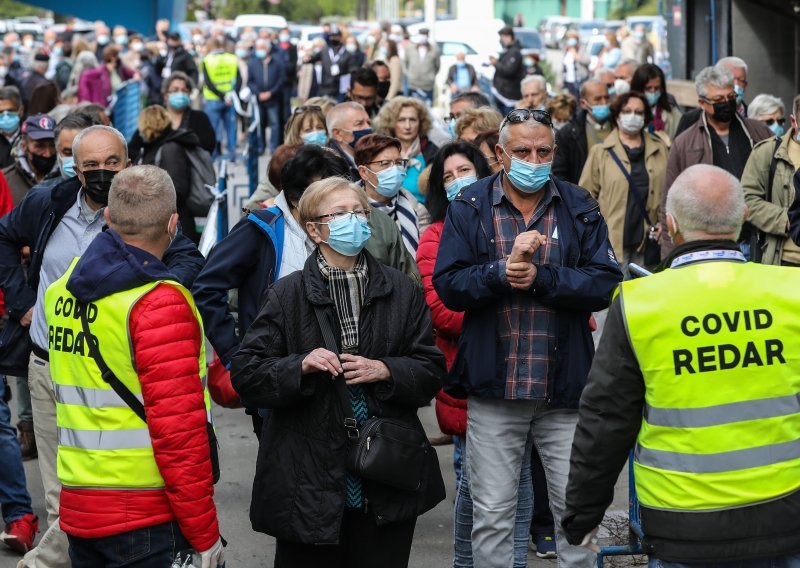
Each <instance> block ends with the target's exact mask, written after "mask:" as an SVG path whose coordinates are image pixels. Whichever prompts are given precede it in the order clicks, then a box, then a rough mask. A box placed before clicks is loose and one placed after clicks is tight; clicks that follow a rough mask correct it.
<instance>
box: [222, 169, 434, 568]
mask: <svg viewBox="0 0 800 568" xmlns="http://www.w3.org/2000/svg"><path fill="white" fill-rule="evenodd" d="M298 208H299V211H300V216H301V219H303V221H304V228H305V230H306V231H307V233H308V235H309V237H310V238H311V239H312V240H313V241H314V242H315V243H316V244H317V245H318V248H317V250H316V251H315V252H313V253H312V254H311V256H310V257H309V259H308V261H307V262H306V264H305V267H304V268H303V270H302V271H298V272H295V273H293V274H290V275H289V276H286V277H285V278H282V279H281V280H279V281H278V282H276V283H275V284H274V285H273V286H272V287H271V288H270V289H269V291H268V292H267V297H266V301H265V304H264V306H263V308H262V310H261V313H260V314H259V316H258V318H257V319H256V320H255V321H254V322H253V324H252V325H251V326H250V329H249V330H248V331H247V334H246V335H245V338H244V341H243V343H242V347H241V349H240V350H239V352H238V353H237V354H236V355H235V356H234V357H233V361H232V370H231V379H232V381H233V386H234V388H235V389H236V390H237V391H238V392H239V395H240V396H241V397H242V399H243V400H246V401H247V402H248V403H249V404H252V405H255V406H258V407H262V408H270V409H272V412H271V414H270V418H269V420H266V421H265V422H264V429H263V431H262V433H261V440H260V445H259V450H258V460H257V464H256V476H255V480H254V482H253V499H252V503H251V507H250V520H251V522H252V524H253V528H254V529H255V530H256V531H259V532H264V533H267V534H269V535H272V536H274V537H276V538H277V546H276V553H275V561H276V564H275V565H276V566H282V567H283V566H291V567H293V568H303V567H306V566H308V567H315V568H316V567H318V566H327V567H332V568H335V567H341V568H344V567H345V566H347V567H351V566H353V567H361V566H364V567H367V566H381V567H386V568H403V567H406V566H407V565H408V558H409V554H410V552H411V541H412V538H413V534H414V526H415V524H416V518H417V516H419V515H420V514H422V513H424V512H425V511H427V510H429V509H431V508H432V507H434V506H435V505H436V504H437V503H438V502H439V501H441V500H442V499H444V496H445V491H444V484H443V482H442V476H441V472H440V470H439V464H438V459H437V457H436V454H435V452H434V451H433V450H432V449H431V448H430V446H427V453H426V454H425V458H424V466H423V467H422V470H421V472H417V474H418V475H420V485H419V488H418V489H417V490H416V491H407V490H401V489H396V488H393V487H390V486H388V485H384V484H381V483H378V482H375V481H368V480H366V479H361V478H359V477H356V476H355V475H353V474H351V473H350V472H349V471H347V469H346V467H345V463H346V449H347V445H348V432H347V430H346V429H345V426H344V424H343V422H344V421H343V416H344V414H343V409H342V407H341V405H340V404H339V399H337V391H336V384H335V382H334V381H342V380H344V381H346V384H347V387H346V388H347V396H348V398H349V403H350V405H351V408H350V409H348V410H351V411H352V415H353V416H354V417H355V419H356V421H357V423H358V426H359V428H361V427H363V424H364V422H365V420H366V419H367V418H368V417H373V416H377V417H386V418H394V419H397V420H400V421H402V422H404V423H406V424H407V425H408V426H410V427H412V428H414V429H416V430H417V431H418V432H422V425H421V424H420V422H419V419H418V418H417V408H419V407H421V406H427V405H428V404H429V402H430V400H431V399H432V398H433V396H434V395H435V394H436V392H437V390H438V389H439V386H440V385H441V379H442V376H443V375H444V372H445V365H444V358H443V356H442V354H441V352H440V351H439V350H438V349H437V348H436V347H435V345H434V343H433V336H432V330H431V320H430V315H429V312H428V309H427V307H426V305H425V300H424V298H423V296H422V291H421V290H420V289H419V288H418V287H417V286H416V285H415V284H414V283H413V282H412V281H411V280H410V279H409V278H408V277H407V276H405V275H404V274H402V273H400V272H398V271H397V270H394V269H392V268H388V267H386V266H382V265H381V264H379V263H378V262H377V261H375V260H374V258H373V257H372V256H370V254H369V253H367V252H366V251H363V250H362V249H363V245H364V242H365V241H366V239H367V238H368V237H369V231H368V230H365V229H364V227H365V226H366V216H367V214H368V213H367V212H368V211H369V204H368V202H367V199H366V196H365V194H364V191H363V190H361V189H360V188H359V187H358V186H356V185H354V184H352V183H350V182H348V181H346V180H343V179H342V178H328V179H323V180H320V181H318V182H315V183H313V184H312V185H311V186H309V188H308V189H307V190H306V191H305V193H304V194H303V197H302V198H301V200H300V203H299V205H298ZM328 243H330V244H328ZM315 307H319V308H322V310H324V312H323V313H324V317H326V318H327V320H328V321H329V322H331V323H332V327H333V329H334V331H333V334H334V335H335V338H336V340H337V344H338V345H337V350H338V351H339V352H341V353H342V355H341V356H337V354H335V353H333V352H332V351H329V350H328V349H326V348H324V347H323V346H324V345H325V342H324V340H323V335H322V331H321V328H320V325H319V323H318V320H317V317H316V314H315Z"/></svg>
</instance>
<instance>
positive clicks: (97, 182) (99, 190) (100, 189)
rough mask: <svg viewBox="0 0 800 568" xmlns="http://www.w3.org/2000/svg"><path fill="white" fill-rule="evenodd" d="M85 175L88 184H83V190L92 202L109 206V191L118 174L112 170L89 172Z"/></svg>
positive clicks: (84, 173)
mask: <svg viewBox="0 0 800 568" xmlns="http://www.w3.org/2000/svg"><path fill="white" fill-rule="evenodd" d="M82 173H83V179H85V180H86V183H84V184H83V189H85V190H86V195H88V196H89V197H90V198H91V199H92V201H94V202H95V203H99V204H100V205H103V206H106V205H108V191H109V190H110V189H111V180H112V179H114V176H115V175H117V172H115V171H112V170H89V171H86V172H82Z"/></svg>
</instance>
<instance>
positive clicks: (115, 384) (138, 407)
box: [78, 303, 220, 483]
mask: <svg viewBox="0 0 800 568" xmlns="http://www.w3.org/2000/svg"><path fill="white" fill-rule="evenodd" d="M87 308H88V305H87V304H84V303H81V304H79V308H78V309H79V310H80V312H81V314H80V316H81V326H82V327H83V336H84V341H86V345H87V346H88V348H89V356H90V357H91V358H92V359H94V362H95V363H96V364H97V367H98V368H99V369H100V375H101V376H102V377H103V380H104V381H105V382H107V383H108V384H109V385H110V386H111V388H112V389H113V390H114V392H115V393H117V395H119V397H120V398H121V399H122V400H123V402H125V404H127V405H128V407H129V408H130V409H131V410H133V412H134V414H136V416H138V417H139V418H141V419H142V422H144V423H145V424H147V415H146V414H145V412H144V405H143V404H142V402H141V401H140V400H139V399H138V398H136V395H135V394H133V393H132V392H131V390H130V389H129V388H128V387H126V386H125V385H124V384H123V382H122V381H120V380H119V377H117V375H115V374H114V371H112V370H111V368H110V367H109V366H108V363H106V360H105V359H103V356H102V355H101V354H100V349H99V348H98V343H97V338H96V337H95V336H94V335H92V332H91V331H90V329H89V319H88V309H87ZM206 434H207V435H208V446H209V450H210V454H211V475H212V476H213V478H214V483H217V482H218V481H219V476H220V470H219V443H218V442H217V433H216V432H215V431H214V425H213V424H211V422H208V421H207V422H206Z"/></svg>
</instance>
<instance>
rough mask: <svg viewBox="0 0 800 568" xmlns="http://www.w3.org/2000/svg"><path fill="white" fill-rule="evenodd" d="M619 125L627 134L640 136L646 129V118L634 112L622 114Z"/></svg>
mask: <svg viewBox="0 0 800 568" xmlns="http://www.w3.org/2000/svg"><path fill="white" fill-rule="evenodd" d="M617 124H619V127H620V129H621V130H622V131H623V132H624V133H625V134H638V133H639V132H641V131H642V128H644V117H643V116H641V115H638V114H635V113H632V112H631V113H628V114H621V115H619V120H618V121H617Z"/></svg>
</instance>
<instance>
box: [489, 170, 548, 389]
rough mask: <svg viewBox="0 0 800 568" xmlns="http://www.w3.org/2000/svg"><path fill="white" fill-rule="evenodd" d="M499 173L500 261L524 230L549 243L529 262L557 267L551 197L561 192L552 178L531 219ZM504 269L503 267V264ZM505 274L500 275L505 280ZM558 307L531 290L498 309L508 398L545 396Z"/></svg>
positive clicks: (495, 212)
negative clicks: (516, 203)
mask: <svg viewBox="0 0 800 568" xmlns="http://www.w3.org/2000/svg"><path fill="white" fill-rule="evenodd" d="M504 177H505V174H501V175H500V176H498V177H497V179H496V180H495V183H494V185H493V186H492V222H493V223H494V233H495V246H496V247H497V258H498V259H504V258H506V257H508V256H509V255H510V254H511V249H512V248H514V239H516V238H517V235H519V234H520V233H522V232H523V231H532V230H536V231H539V232H540V233H541V234H542V235H545V236H546V237H547V243H546V244H545V245H543V246H541V247H539V249H538V250H537V251H536V253H534V255H533V264H536V265H550V266H559V265H560V264H561V254H560V251H559V246H558V227H557V222H556V212H555V207H551V205H552V204H553V199H559V200H560V199H561V196H560V195H559V193H558V189H556V186H555V184H553V182H548V185H547V186H545V188H543V189H542V191H544V192H545V194H544V197H543V198H542V201H541V203H539V205H538V206H537V208H536V211H534V213H533V217H531V220H530V222H529V223H527V224H526V223H525V219H524V218H523V216H522V214H521V213H520V212H519V210H517V208H516V207H514V205H513V204H512V203H511V201H510V200H509V199H508V197H507V196H506V194H505V191H504V190H503V178H504ZM501 270H502V271H504V268H501ZM504 277H505V275H503V278H504ZM555 314H556V310H555V309H553V308H552V307H550V306H546V305H544V304H542V303H541V302H539V301H538V300H536V299H535V298H533V297H532V296H531V295H530V294H528V293H525V292H519V291H516V290H514V291H512V292H511V293H510V294H507V295H506V296H505V297H504V298H503V301H502V303H501V304H500V306H499V308H498V316H499V326H498V330H497V332H498V334H499V339H500V342H501V344H502V349H503V355H505V360H506V393H505V398H506V399H507V400H517V399H518V400H531V399H544V398H547V390H548V389H547V376H548V374H549V372H550V369H551V367H552V365H553V364H554V357H553V349H554V347H555V344H556V333H555Z"/></svg>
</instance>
